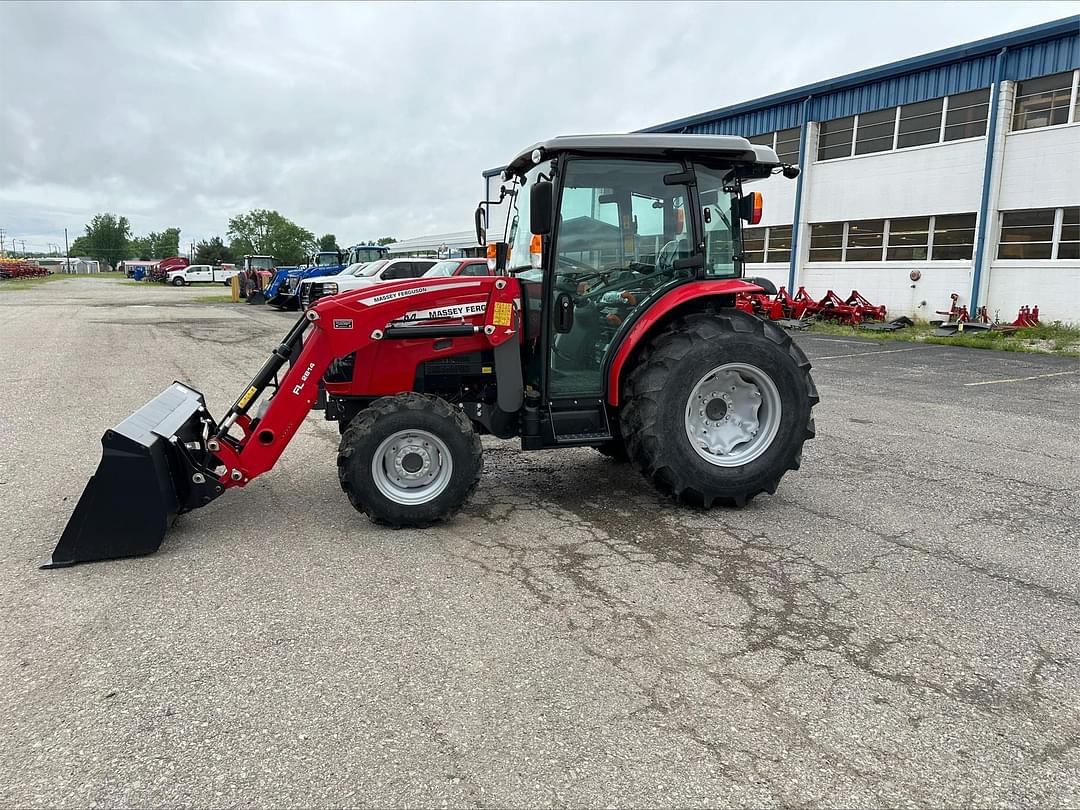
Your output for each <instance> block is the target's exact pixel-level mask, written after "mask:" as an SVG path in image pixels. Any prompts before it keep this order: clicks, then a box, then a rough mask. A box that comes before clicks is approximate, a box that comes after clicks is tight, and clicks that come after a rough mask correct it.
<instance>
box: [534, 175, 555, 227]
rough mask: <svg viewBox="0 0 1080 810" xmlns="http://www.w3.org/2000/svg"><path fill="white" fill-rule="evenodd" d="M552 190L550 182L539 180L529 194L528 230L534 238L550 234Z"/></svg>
mask: <svg viewBox="0 0 1080 810" xmlns="http://www.w3.org/2000/svg"><path fill="white" fill-rule="evenodd" d="M554 189H555V186H554V185H552V183H551V181H550V180H540V181H538V182H537V183H536V185H534V186H533V187H532V190H531V191H530V192H529V230H530V231H531V232H532V233H533V234H534V235H536V236H547V234H549V233H551V225H552V222H551V219H552V217H551V206H552V202H553V201H554V193H555V192H554Z"/></svg>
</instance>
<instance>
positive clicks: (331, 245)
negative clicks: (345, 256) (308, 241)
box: [319, 233, 338, 250]
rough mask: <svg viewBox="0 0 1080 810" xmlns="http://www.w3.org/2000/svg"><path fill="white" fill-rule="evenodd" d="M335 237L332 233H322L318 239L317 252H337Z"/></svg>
mask: <svg viewBox="0 0 1080 810" xmlns="http://www.w3.org/2000/svg"><path fill="white" fill-rule="evenodd" d="M337 249H338V246H337V237H336V236H334V235H333V234H332V233H324V234H323V235H322V236H320V237H319V250H337Z"/></svg>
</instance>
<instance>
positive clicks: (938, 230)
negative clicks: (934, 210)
mask: <svg viewBox="0 0 1080 810" xmlns="http://www.w3.org/2000/svg"><path fill="white" fill-rule="evenodd" d="M974 248H975V215H974V214H947V215H942V216H936V217H934V247H933V250H932V251H931V254H930V258H931V259H933V260H934V261H939V260H943V259H945V260H947V259H970V258H971V254H972V251H973V250H974Z"/></svg>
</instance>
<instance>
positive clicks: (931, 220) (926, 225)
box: [769, 209, 1080, 262]
mask: <svg viewBox="0 0 1080 810" xmlns="http://www.w3.org/2000/svg"><path fill="white" fill-rule="evenodd" d="M1073 210H1074V211H1077V210H1080V209H1073ZM1074 216H1075V215H1074ZM845 224H846V228H845ZM771 230H772V229H770V231H771ZM1062 233H1063V234H1064V233H1065V231H1064V229H1062ZM1070 233H1078V234H1080V225H1078V226H1077V227H1076V228H1074V229H1073V231H1071V232H1070ZM931 236H932V238H931ZM769 238H770V246H771V244H772V241H771V240H772V236H771V235H770V237H769ZM1074 238H1075V237H1074ZM1062 239H1063V242H1062V244H1064V236H1063V237H1062ZM974 244H975V214H939V215H937V216H930V217H902V218H900V219H889V220H885V219H864V220H857V221H854V222H848V223H843V222H825V223H821V224H819V225H811V226H810V261H812V262H839V261H845V262H879V261H881V260H882V252H883V251H884V254H885V255H884V258H885V259H886V261H891V262H908V261H914V262H924V261H926V260H927V259H933V260H934V261H950V260H951V261H957V260H970V259H971V255H972V252H973V250H974ZM1078 244H1080V242H1078ZM1073 250H1075V248H1073Z"/></svg>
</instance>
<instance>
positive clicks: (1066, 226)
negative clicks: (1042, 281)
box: [1057, 205, 1080, 259]
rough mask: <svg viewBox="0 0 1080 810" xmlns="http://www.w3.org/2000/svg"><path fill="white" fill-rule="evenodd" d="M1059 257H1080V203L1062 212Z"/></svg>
mask: <svg viewBox="0 0 1080 810" xmlns="http://www.w3.org/2000/svg"><path fill="white" fill-rule="evenodd" d="M1057 257H1058V258H1059V259H1080V205H1074V206H1072V207H1071V208H1066V209H1064V210H1063V211H1062V212H1061V237H1060V239H1059V241H1058V249H1057Z"/></svg>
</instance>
